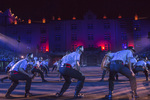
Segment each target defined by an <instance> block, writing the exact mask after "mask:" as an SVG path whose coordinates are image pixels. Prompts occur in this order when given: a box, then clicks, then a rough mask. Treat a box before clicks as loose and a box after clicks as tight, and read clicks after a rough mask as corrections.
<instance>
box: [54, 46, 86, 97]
mask: <svg viewBox="0 0 150 100" xmlns="http://www.w3.org/2000/svg"><path fill="white" fill-rule="evenodd" d="M83 51H84V47H83V46H79V47H77V49H76V51H75V52H72V53H70V54H68V55H65V56H64V57H63V58H62V59H61V61H62V62H61V66H60V68H59V72H60V73H61V74H62V76H63V77H64V79H65V83H64V85H63V87H62V88H61V90H60V92H59V93H56V96H57V97H60V96H62V95H63V93H64V92H65V91H66V90H67V89H68V88H69V86H70V84H71V78H75V79H77V80H78V82H77V86H76V89H75V93H74V98H81V97H83V95H81V94H79V92H80V91H81V89H82V88H83V84H84V80H85V76H83V74H82V73H81V72H80V64H79V62H80V56H81V54H82V52H83ZM73 66H76V67H77V70H75V69H73V68H72V67H73Z"/></svg>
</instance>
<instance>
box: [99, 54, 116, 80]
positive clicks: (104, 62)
mask: <svg viewBox="0 0 150 100" xmlns="http://www.w3.org/2000/svg"><path fill="white" fill-rule="evenodd" d="M114 54H115V53H111V51H109V52H108V53H107V54H106V55H105V56H104V58H103V60H102V63H101V69H102V70H103V74H102V78H101V80H100V81H103V80H104V77H105V75H106V73H107V72H108V71H109V65H110V61H111V59H112V58H113V56H114ZM116 81H118V74H117V73H116Z"/></svg>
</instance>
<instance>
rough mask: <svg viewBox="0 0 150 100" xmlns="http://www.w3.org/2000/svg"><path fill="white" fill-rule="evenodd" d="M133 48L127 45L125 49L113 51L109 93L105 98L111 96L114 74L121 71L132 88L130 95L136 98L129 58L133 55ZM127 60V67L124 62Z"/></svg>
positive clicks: (135, 86)
mask: <svg viewBox="0 0 150 100" xmlns="http://www.w3.org/2000/svg"><path fill="white" fill-rule="evenodd" d="M134 52H135V49H134V48H133V47H128V48H127V49H126V50H121V51H118V52H116V53H115V55H114V57H113V58H112V60H111V62H110V73H109V94H108V95H106V98H110V99H111V98H112V93H113V90H114V75H115V74H116V73H121V74H122V75H124V76H126V77H127V78H128V79H129V80H130V86H131V90H132V97H133V98H137V97H138V95H137V92H136V90H137V84H136V78H135V74H134V73H133V71H132V68H131V62H130V58H131V57H133V53H134ZM126 61H129V63H128V64H129V68H127V67H125V62H126Z"/></svg>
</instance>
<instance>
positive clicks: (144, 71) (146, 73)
mask: <svg viewBox="0 0 150 100" xmlns="http://www.w3.org/2000/svg"><path fill="white" fill-rule="evenodd" d="M140 71H143V73H144V74H145V77H146V79H148V69H144V68H143V66H136V67H135V68H134V69H133V72H134V73H135V74H136V73H138V72H140Z"/></svg>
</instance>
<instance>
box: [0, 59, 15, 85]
mask: <svg viewBox="0 0 150 100" xmlns="http://www.w3.org/2000/svg"><path fill="white" fill-rule="evenodd" d="M17 61H18V58H17V57H13V60H12V61H11V62H10V63H9V64H8V65H7V66H6V68H5V72H6V73H7V74H9V72H8V71H9V70H10V69H11V67H12V66H13V65H14V64H15V63H16V62H17ZM5 79H8V75H7V76H6V77H4V78H2V79H1V82H3V81H4V80H5Z"/></svg>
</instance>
